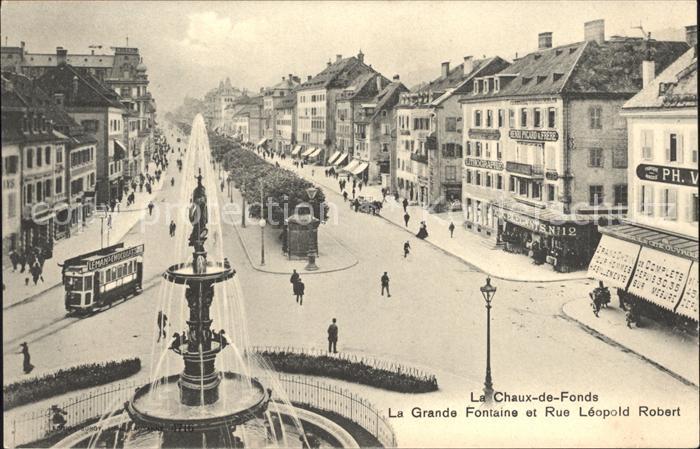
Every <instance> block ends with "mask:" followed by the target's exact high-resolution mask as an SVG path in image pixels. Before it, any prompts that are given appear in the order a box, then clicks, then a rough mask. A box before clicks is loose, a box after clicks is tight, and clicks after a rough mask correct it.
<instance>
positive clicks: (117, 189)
mask: <svg viewBox="0 0 700 449" xmlns="http://www.w3.org/2000/svg"><path fill="white" fill-rule="evenodd" d="M36 81H37V84H38V85H39V86H41V87H42V89H43V90H44V91H46V92H47V93H48V94H49V95H51V96H52V97H53V101H54V102H55V104H56V105H58V106H61V107H62V108H63V109H64V110H65V111H66V112H67V113H68V115H70V116H71V117H72V118H73V119H74V120H75V121H76V122H78V123H79V124H80V125H81V126H82V127H83V129H84V130H85V131H86V132H87V133H90V134H94V135H95V137H96V139H97V145H96V148H95V151H96V172H97V180H96V196H97V203H98V204H110V203H111V202H112V201H113V200H115V201H116V200H118V199H119V198H121V197H122V192H123V184H124V162H123V161H124V160H125V159H126V155H127V151H128V148H127V145H126V144H125V143H124V136H125V135H127V134H125V133H126V130H125V129H124V127H125V125H124V123H125V119H124V115H125V114H126V113H127V110H126V108H125V107H124V105H123V104H122V103H121V102H120V101H119V100H120V97H119V96H118V95H117V94H116V92H115V91H114V90H112V89H109V88H107V87H105V86H104V85H103V84H101V83H100V82H99V81H98V80H97V79H96V78H95V77H93V76H92V75H90V74H89V73H87V72H85V71H82V70H78V69H76V68H75V67H73V66H71V65H69V64H67V63H60V64H59V65H58V66H56V67H51V68H49V69H47V71H46V72H45V73H44V74H43V75H42V76H41V77H39V78H38V79H37V80H36Z"/></svg>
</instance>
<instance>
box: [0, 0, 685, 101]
mask: <svg viewBox="0 0 700 449" xmlns="http://www.w3.org/2000/svg"><path fill="white" fill-rule="evenodd" d="M695 7H696V4H695V2H693V1H687V2H685V1H668V2H664V1H639V2H633V1H617V2H616V1H607V2H590V1H572V2H568V1H557V2H545V1H520V2H505V1H503V2H500V1H493V2H485V1H481V2H454V1H449V2H438V1H434V2H418V1H412V2H400V1H392V2H388V1H386V2H385V1H376V2H359V1H356V2H164V1H155V2H137V1H120V2H108V1H79V2H68V1H51V2H40V1H29V2H19V1H2V3H1V4H0V30H1V34H2V44H3V45H5V43H6V42H7V44H8V45H11V46H18V45H19V43H20V41H24V42H26V48H27V50H28V51H29V52H37V53H54V52H55V49H56V47H58V46H62V47H64V48H67V49H68V51H69V53H74V52H75V53H83V52H84V53H89V49H88V46H89V45H102V46H103V47H104V48H105V49H108V48H109V47H110V46H125V45H126V38H127V36H128V39H129V46H133V47H138V48H139V49H140V53H141V55H142V56H143V59H144V63H145V64H146V65H147V66H148V74H149V79H150V82H151V84H150V88H151V91H152V93H153V95H154V97H155V98H156V102H157V104H158V109H159V111H160V112H164V111H168V110H172V109H174V108H175V107H177V106H178V105H179V104H180V103H181V102H182V99H183V98H184V96H186V95H187V96H192V97H199V98H201V97H202V96H203V95H204V93H205V92H206V91H207V90H209V89H211V88H212V87H215V86H217V85H218V83H219V81H220V80H221V79H224V78H226V77H230V78H231V83H232V84H233V85H234V86H238V87H245V88H248V89H250V90H259V88H260V87H263V86H271V85H273V84H275V83H277V82H278V81H280V80H281V79H282V76H286V75H287V74H289V73H293V74H295V75H298V76H300V77H301V78H304V79H305V78H306V76H307V75H315V74H317V73H318V72H320V71H321V70H323V69H324V68H325V66H326V62H327V61H328V60H329V59H333V60H334V59H335V57H336V56H335V55H337V54H341V55H343V56H344V57H347V56H351V55H356V54H357V53H358V51H359V50H362V52H363V53H364V54H365V62H366V63H367V64H371V65H372V67H373V68H374V69H376V70H378V71H379V72H381V73H382V74H383V75H384V76H386V77H387V78H390V79H391V77H393V76H394V75H397V74H398V75H400V77H401V80H402V82H404V84H406V85H407V86H408V87H411V86H413V85H416V84H418V83H420V82H423V81H427V80H430V79H434V78H435V77H437V76H439V74H440V64H441V63H442V62H443V61H450V62H451V64H452V66H454V65H457V64H459V63H461V61H462V60H463V58H464V56H468V55H472V56H474V57H475V58H480V57H483V56H496V55H497V56H501V57H503V58H505V59H508V60H511V59H512V58H513V57H515V54H516V53H518V54H520V55H521V56H522V55H524V54H527V53H529V52H532V51H535V50H536V49H537V34H538V33H540V32H544V31H550V32H552V33H553V44H554V45H555V46H557V45H563V44H568V43H573V42H579V41H582V40H583V24H584V22H586V21H589V20H595V19H604V20H605V34H606V38H607V37H609V36H611V35H616V34H617V35H628V36H641V32H640V31H639V30H638V29H634V28H632V27H634V26H639V25H640V24H641V26H642V27H643V28H644V29H645V30H646V31H651V32H652V37H656V38H659V39H660V38H676V39H678V40H681V39H683V37H684V32H683V30H684V27H685V26H686V25H693V24H697V16H696V10H695ZM98 52H99V51H98Z"/></svg>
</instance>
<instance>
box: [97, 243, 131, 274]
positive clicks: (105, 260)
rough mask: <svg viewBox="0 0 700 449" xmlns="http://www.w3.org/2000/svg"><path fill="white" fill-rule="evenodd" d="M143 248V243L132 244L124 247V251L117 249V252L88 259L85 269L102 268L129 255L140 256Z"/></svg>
mask: <svg viewBox="0 0 700 449" xmlns="http://www.w3.org/2000/svg"><path fill="white" fill-rule="evenodd" d="M143 248H144V245H139V246H134V247H131V248H128V249H125V250H124V251H119V252H118V253H114V254H110V255H108V256H104V257H102V258H100V259H97V260H90V261H88V263H87V269H88V270H89V271H93V270H98V269H100V268H104V267H106V266H108V265H112V264H115V263H117V262H119V261H122V260H124V259H128V258H130V257H136V256H140V255H142V254H143Z"/></svg>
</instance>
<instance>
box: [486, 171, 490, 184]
mask: <svg viewBox="0 0 700 449" xmlns="http://www.w3.org/2000/svg"><path fill="white" fill-rule="evenodd" d="M486 187H491V173H486Z"/></svg>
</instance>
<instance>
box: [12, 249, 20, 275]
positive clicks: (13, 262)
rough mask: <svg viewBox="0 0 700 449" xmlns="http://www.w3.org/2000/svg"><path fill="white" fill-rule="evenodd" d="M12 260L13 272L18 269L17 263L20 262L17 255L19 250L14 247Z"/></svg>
mask: <svg viewBox="0 0 700 449" xmlns="http://www.w3.org/2000/svg"><path fill="white" fill-rule="evenodd" d="M10 262H11V263H12V271H13V272H15V271H17V264H18V263H19V256H18V255H17V252H16V251H15V250H14V249H12V250H10Z"/></svg>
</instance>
